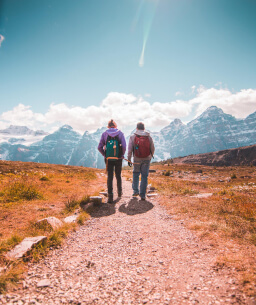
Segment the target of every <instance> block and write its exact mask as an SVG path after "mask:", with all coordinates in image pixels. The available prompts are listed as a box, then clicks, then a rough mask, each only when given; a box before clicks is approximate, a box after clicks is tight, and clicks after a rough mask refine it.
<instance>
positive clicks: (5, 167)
mask: <svg viewBox="0 0 256 305" xmlns="http://www.w3.org/2000/svg"><path fill="white" fill-rule="evenodd" d="M101 172H102V171H101V170H97V169H89V168H83V167H75V166H64V165H51V164H38V163H32V162H28V163H24V162H10V161H0V222H1V227H0V270H1V268H3V267H5V268H6V270H5V271H4V272H1V271H0V293H2V292H3V291H4V290H6V289H7V287H12V285H13V284H14V283H16V282H17V281H18V279H19V278H21V277H22V272H23V270H24V265H23V263H22V262H20V263H17V264H16V263H15V264H13V263H12V264H10V262H9V261H8V260H7V259H6V257H5V254H6V252H7V251H9V250H10V249H12V248H13V247H14V246H15V245H16V244H18V243H19V242H20V241H21V240H22V239H24V238H25V237H28V236H38V235H46V236H47V237H48V238H47V241H44V242H43V243H41V244H39V245H38V246H37V247H36V248H35V249H33V251H32V252H31V253H30V254H29V255H27V257H25V258H24V259H23V261H27V260H29V261H31V260H37V259H39V258H40V257H41V256H42V255H44V254H45V253H47V251H48V249H49V248H50V247H56V246H58V245H60V244H61V241H62V239H63V238H64V237H65V236H66V235H67V233H68V231H69V230H72V229H74V228H75V226H76V225H73V224H72V225H63V226H62V227H61V228H60V229H58V230H55V231H52V230H51V228H50V227H47V226H46V227H45V228H42V227H40V228H39V227H38V226H37V225H36V222H37V221H38V220H39V219H42V218H45V217H49V216H55V217H57V218H59V219H62V218H64V217H66V216H67V215H69V214H72V213H73V212H74V210H75V209H80V206H82V205H84V204H86V203H87V202H88V201H89V197H90V196H92V195H95V194H98V193H99V191H101V190H102V189H104V188H105V186H106V181H105V180H106V179H105V177H104V176H102V175H101ZM80 210H81V211H82V209H80ZM88 217H89V216H88V214H86V213H85V212H82V213H81V215H80V216H79V218H78V224H83V223H84V222H85V221H86V219H88ZM21 266H22V267H21Z"/></svg>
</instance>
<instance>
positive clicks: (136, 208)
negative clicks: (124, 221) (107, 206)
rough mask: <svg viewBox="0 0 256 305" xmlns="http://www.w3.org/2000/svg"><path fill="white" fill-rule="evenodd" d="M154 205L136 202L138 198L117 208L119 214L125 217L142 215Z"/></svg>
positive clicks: (147, 202) (146, 202) (140, 201)
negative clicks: (123, 214) (125, 215)
mask: <svg viewBox="0 0 256 305" xmlns="http://www.w3.org/2000/svg"><path fill="white" fill-rule="evenodd" d="M153 207H154V205H153V204H152V203H151V202H149V201H147V200H138V198H133V199H131V200H130V201H129V202H128V204H125V203H124V204H122V205H120V207H119V212H121V213H125V214H127V215H130V216H132V215H136V214H143V213H146V212H148V211H149V210H151V209H153Z"/></svg>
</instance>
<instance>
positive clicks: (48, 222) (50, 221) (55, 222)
mask: <svg viewBox="0 0 256 305" xmlns="http://www.w3.org/2000/svg"><path fill="white" fill-rule="evenodd" d="M62 225H63V222H62V221H61V220H59V219H58V218H56V217H47V218H43V219H41V220H38V221H37V226H38V227H45V226H49V227H50V228H51V229H52V230H56V229H58V228H59V227H61V226H62Z"/></svg>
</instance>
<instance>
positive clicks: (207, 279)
mask: <svg viewBox="0 0 256 305" xmlns="http://www.w3.org/2000/svg"><path fill="white" fill-rule="evenodd" d="M131 195H132V190H131V183H130V182H128V181H124V195H123V197H122V198H121V200H120V201H119V202H117V203H116V204H114V205H113V204H112V205H110V204H104V205H103V206H102V207H101V208H100V209H99V210H97V211H95V212H94V214H93V215H92V218H91V220H89V221H88V222H87V223H86V224H85V225H84V226H82V227H80V229H79V230H78V231H77V232H73V233H71V234H70V236H69V237H68V238H67V240H66V241H65V243H64V244H63V246H62V247H60V248H59V249H55V250H52V251H51V252H50V253H49V255H48V256H47V257H46V258H45V259H43V260H42V261H40V263H38V264H35V265H32V266H31V267H30V269H29V272H28V275H27V277H26V280H25V281H24V284H23V289H20V290H17V291H15V292H13V293H12V294H9V295H7V296H4V297H3V296H2V297H1V296H0V303H1V302H2V303H3V304H38V303H39V304H253V301H251V300H249V299H246V297H245V296H244V295H243V294H242V293H240V292H239V290H238V286H237V284H236V281H235V280H234V279H232V277H231V276H230V274H229V273H228V271H227V270H220V271H217V270H216V269H214V262H215V260H216V257H217V256H218V255H219V254H220V252H218V251H217V250H215V249H212V248H211V247H210V246H209V245H206V244H202V242H200V241H199V240H198V238H197V237H196V236H195V235H194V234H193V233H192V232H191V231H189V230H187V229H186V228H184V226H183V224H182V221H175V220H173V219H172V217H171V216H168V214H167V213H166V212H165V210H164V209H163V208H162V207H161V206H160V205H158V203H157V198H154V199H150V201H139V200H138V199H137V198H136V199H132V197H131ZM42 280H44V281H43V282H42ZM38 284H39V285H40V284H41V285H45V286H46V287H38Z"/></svg>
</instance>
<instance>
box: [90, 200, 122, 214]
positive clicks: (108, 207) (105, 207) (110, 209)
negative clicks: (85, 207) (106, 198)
mask: <svg viewBox="0 0 256 305" xmlns="http://www.w3.org/2000/svg"><path fill="white" fill-rule="evenodd" d="M114 203H116V201H114ZM115 212H116V207H115V204H109V203H104V204H102V205H100V206H97V207H94V208H93V209H91V210H90V211H88V213H89V214H90V215H91V217H95V218H100V217H106V216H110V215H113V214H115Z"/></svg>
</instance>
